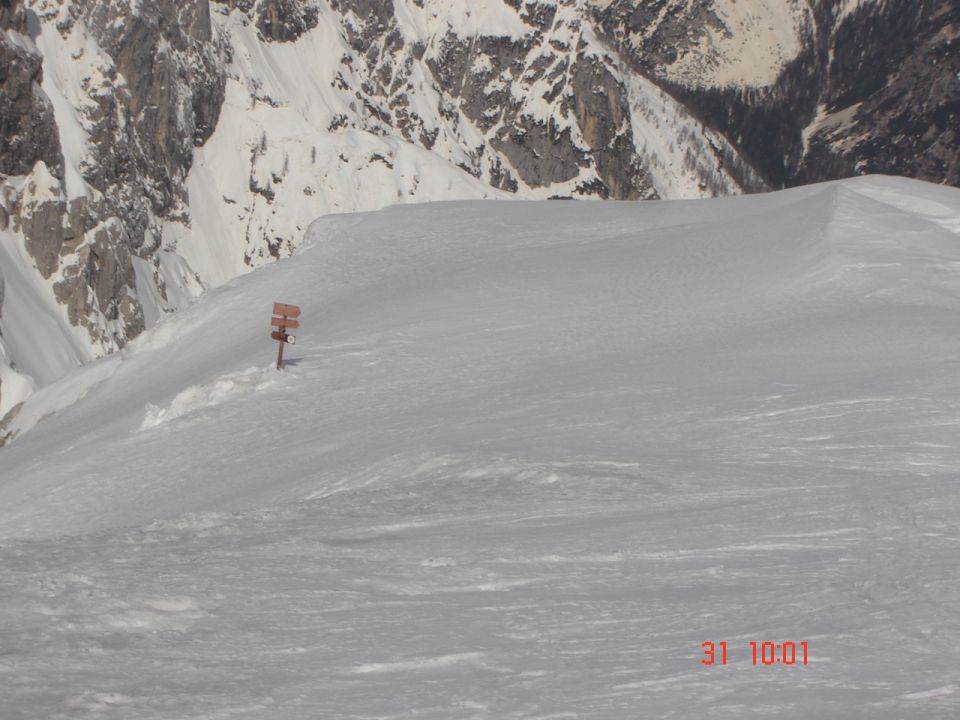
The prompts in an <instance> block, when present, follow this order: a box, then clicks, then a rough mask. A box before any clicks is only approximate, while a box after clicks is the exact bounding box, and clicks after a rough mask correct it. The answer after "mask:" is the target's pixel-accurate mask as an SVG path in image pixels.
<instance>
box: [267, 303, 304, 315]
mask: <svg viewBox="0 0 960 720" xmlns="http://www.w3.org/2000/svg"><path fill="white" fill-rule="evenodd" d="M273 314H274V315H285V316H286V317H292V318H295V317H300V308H299V307H297V306H296V305H285V304H284V303H278V302H275V303H274V304H273Z"/></svg>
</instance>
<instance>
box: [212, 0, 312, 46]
mask: <svg viewBox="0 0 960 720" xmlns="http://www.w3.org/2000/svg"><path fill="white" fill-rule="evenodd" d="M214 1H215V2H217V3H218V4H220V5H223V6H225V7H228V8H231V9H236V10H239V11H240V12H242V13H245V14H246V15H247V16H249V17H250V18H251V19H253V20H254V21H255V22H256V25H257V29H258V30H259V31H260V34H261V35H262V36H263V38H264V39H266V40H270V41H273V42H291V41H293V40H296V39H297V38H299V37H300V36H301V35H303V34H304V33H305V32H307V31H308V30H312V29H313V28H315V27H316V26H317V22H318V21H319V17H320V16H319V13H318V11H317V8H316V7H315V6H314V5H313V4H312V3H310V2H305V1H304V0H214Z"/></svg>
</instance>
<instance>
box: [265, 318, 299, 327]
mask: <svg viewBox="0 0 960 720" xmlns="http://www.w3.org/2000/svg"><path fill="white" fill-rule="evenodd" d="M270 324H271V325H276V326H277V327H282V328H298V327H300V321H299V320H291V319H290V318H285V317H284V318H278V317H275V318H270Z"/></svg>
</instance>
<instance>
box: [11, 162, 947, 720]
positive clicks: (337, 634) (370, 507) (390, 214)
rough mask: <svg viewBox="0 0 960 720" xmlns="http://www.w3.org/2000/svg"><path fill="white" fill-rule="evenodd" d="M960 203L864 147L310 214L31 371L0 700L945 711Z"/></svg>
mask: <svg viewBox="0 0 960 720" xmlns="http://www.w3.org/2000/svg"><path fill="white" fill-rule="evenodd" d="M958 218H960V194H958V192H957V191H955V190H952V189H945V188H939V187H935V186H929V185H924V184H922V183H915V182H908V181H900V180H894V179H889V178H865V179H859V180H856V181H852V182H844V183H833V184H827V185H821V186H814V187H810V188H803V189H797V190H793V191H789V192H785V193H778V194H774V195H769V196H752V197H743V198H734V199H730V200H723V201H703V202H666V203H611V204H604V205H600V204H595V203H519V202H510V203H497V204H493V203H439V204H432V205H425V206H421V207H415V208H414V207H403V208H394V209H391V210H388V211H384V212H379V213H368V214H362V215H355V216H351V217H328V218H323V219H321V220H319V221H318V222H317V223H315V224H314V226H313V227H312V229H311V231H310V237H309V239H308V242H307V243H306V244H305V249H304V250H303V251H302V252H301V253H300V254H299V255H297V256H295V257H294V258H291V259H290V260H286V261H282V262H280V263H277V264H276V265H273V266H270V267H267V268H264V269H262V270H259V271H257V272H256V273H253V274H252V275H250V276H247V277H245V278H242V279H238V280H235V281H232V282H230V283H227V284H226V285H225V286H224V287H222V288H219V289H217V290H215V291H212V292H210V293H209V294H208V295H207V296H205V297H204V298H203V299H201V301H199V302H198V303H196V304H195V305H193V306H191V307H189V308H187V309H186V310H184V311H182V312H181V313H178V314H177V315H175V316H172V317H170V318H167V319H165V320H164V321H162V322H161V323H160V324H159V325H158V327H157V328H155V329H154V330H153V331H151V332H149V333H147V334H146V335H145V336H144V337H142V338H141V339H139V340H138V341H136V342H135V343H134V344H133V346H131V347H130V348H129V349H128V350H127V351H125V352H124V353H123V354H122V355H120V356H114V357H113V358H109V359H107V360H105V361H99V362H98V363H94V364H93V365H91V366H89V367H87V368H83V369H81V370H80V371H78V372H77V373H75V374H73V375H71V376H69V377H68V378H66V379H65V381H64V382H66V383H67V385H66V387H69V388H85V391H84V392H83V393H79V392H78V393H76V394H77V396H78V397H79V398H80V399H79V400H77V402H75V403H74V404H73V405H70V406H68V407H63V403H62V401H61V400H60V396H59V395H58V393H57V391H56V387H55V386H53V387H48V388H43V389H41V390H40V391H39V392H38V393H37V394H36V395H34V396H33V397H32V398H31V399H30V401H29V403H28V405H27V409H26V410H25V412H27V413H28V415H26V416H25V417H30V418H33V420H31V421H30V423H31V424H32V423H33V422H35V421H36V420H37V419H39V418H41V417H43V415H44V414H45V412H44V411H45V409H49V410H50V412H54V413H55V414H53V415H52V416H51V417H48V418H46V419H45V420H43V421H42V422H39V424H36V426H35V427H32V428H30V427H26V426H25V427H24V432H23V434H21V435H20V436H19V437H17V438H16V439H15V440H14V442H13V443H12V444H11V445H9V446H8V447H6V448H4V449H3V450H2V451H0V538H2V539H0V563H2V567H3V570H4V572H3V573H0V717H2V718H4V720H8V719H9V720H19V719H21V718H40V717H42V718H51V719H52V718H75V717H84V718H87V717H89V718H125V719H126V718H137V719H141V718H142V719H152V718H171V719H172V718H178V719H180V718H203V719H204V720H206V719H212V718H226V717H231V718H234V717H241V718H293V719H298V718H304V719H306V718H371V717H377V718H401V717H420V718H498V719H499V718H561V717H569V718H585V717H590V718H634V717H651V718H667V717H669V718H699V717H705V716H706V717H718V718H744V717H758V718H759V717H763V718H769V717H777V718H804V717H811V716H814V717H823V718H871V719H874V718H883V719H886V718H889V719H891V720H892V719H894V718H913V717H923V718H943V719H945V720H946V719H948V718H956V717H958V716H960V650H958V648H960V643H958V640H960V572H958V571H960V560H958V558H960V526H958V522H957V520H958V518H960V491H958V487H960V486H958V482H960V444H958V443H957V431H958V428H960V393H958V392H957V382H958V380H957V378H958V371H960V363H958V357H960V339H958V338H960V333H957V330H958V329H960V320H958V317H960V280H958V275H957V274H956V269H957V268H958V267H960V264H958V263H960V236H958V234H957V232H956V227H957V225H956V223H957V221H958ZM274 300H280V301H285V302H294V303H298V304H300V305H301V306H302V307H303V315H302V316H301V318H300V319H301V323H302V326H301V328H300V329H299V330H298V331H297V334H298V343H297V345H296V346H294V347H293V348H291V349H290V351H289V352H288V357H289V358H290V363H289V365H288V367H287V368H286V370H285V371H284V372H283V373H276V372H275V371H273V370H271V368H270V365H271V359H272V354H273V352H275V347H274V346H273V345H272V343H271V342H270V341H269V339H268V334H269V327H268V317H269V310H270V303H272V302H273V301H274ZM105 363H111V364H110V365H109V366H106V365H105ZM107 371H109V372H107ZM107 375H109V377H107V378H106V379H104V378H105V377H106V376H107ZM708 640H709V641H713V642H719V641H726V642H727V644H728V662H727V664H726V665H725V666H719V665H717V666H714V667H706V666H704V665H702V664H701V662H700V661H701V658H702V657H703V652H702V650H701V643H703V642H704V641H708ZM750 641H757V642H763V641H770V642H785V641H793V642H796V643H800V642H802V641H805V642H807V643H808V644H809V656H810V659H809V664H808V665H807V666H806V667H802V666H793V667H785V666H783V665H776V666H772V667H764V666H757V667H754V666H753V665H752V663H751V659H750V658H751V652H750V646H749V643H750Z"/></svg>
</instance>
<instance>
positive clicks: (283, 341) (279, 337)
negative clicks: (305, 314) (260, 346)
mask: <svg viewBox="0 0 960 720" xmlns="http://www.w3.org/2000/svg"><path fill="white" fill-rule="evenodd" d="M273 314H274V315H279V316H280V317H272V318H270V324H271V325H275V326H276V327H277V329H276V330H274V331H273V332H271V333H270V337H272V338H273V339H274V340H276V341H277V342H279V343H280V345H279V347H278V349H277V370H282V369H283V346H284V345H293V344H294V343H295V342H297V336H296V335H288V334H287V329H288V328H289V329H292V328H298V327H300V322H299V321H297V320H296V319H295V318H298V317H300V308H299V307H297V306H296V305H286V304H284V303H278V302H275V303H274V304H273Z"/></svg>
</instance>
